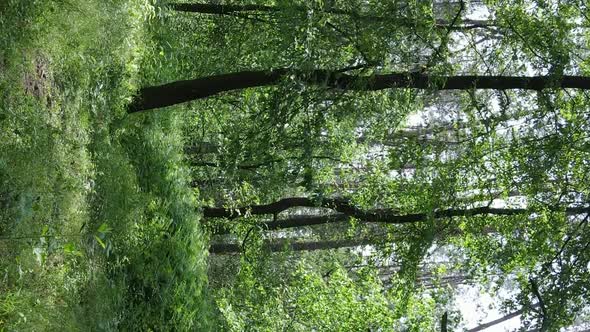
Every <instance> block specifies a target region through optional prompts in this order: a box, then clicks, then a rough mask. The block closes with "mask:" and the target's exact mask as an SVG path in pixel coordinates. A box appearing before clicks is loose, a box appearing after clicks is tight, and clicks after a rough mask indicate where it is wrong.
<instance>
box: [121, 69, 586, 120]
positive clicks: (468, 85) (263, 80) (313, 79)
mask: <svg viewBox="0 0 590 332" xmlns="http://www.w3.org/2000/svg"><path fill="white" fill-rule="evenodd" d="M287 75H294V76H295V77H297V79H299V80H300V81H301V82H304V83H306V84H309V85H317V86H325V87H326V88H328V89H336V90H349V91H378V90H384V89H397V88H411V89H434V90H469V89H494V90H508V89H523V90H543V89H547V88H571V89H583V90H588V89H590V77H585V76H562V77H559V78H558V77H553V76H534V77H523V76H474V75H466V76H435V75H428V74H424V73H420V72H405V73H392V74H383V75H373V76H357V75H348V74H344V73H341V72H338V71H328V70H312V71H309V72H304V71H298V70H289V69H286V68H282V69H275V70H266V71H265V70H260V71H242V72H236V73H230V74H222V75H215V76H209V77H202V78H197V79H194V80H186V81H176V82H172V83H167V84H164V85H159V86H152V87H146V88H142V89H140V90H139V93H138V95H137V96H136V98H135V99H134V100H133V102H132V103H131V105H129V109H128V112H129V113H134V112H140V111H145V110H150V109H154V108H160V107H166V106H172V105H176V104H180V103H184V102H187V101H191V100H197V99H203V98H207V97H210V96H213V95H216V94H219V93H222V92H229V91H234V90H242V89H246V88H253V87H262V86H270V85H275V84H277V83H278V82H279V81H280V80H281V79H283V78H284V77H286V76H287Z"/></svg>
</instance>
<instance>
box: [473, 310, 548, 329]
mask: <svg viewBox="0 0 590 332" xmlns="http://www.w3.org/2000/svg"><path fill="white" fill-rule="evenodd" d="M538 306H539V304H533V305H532V306H531V307H532V308H536V307H538ZM523 312H524V309H520V310H517V311H515V312H511V313H509V314H507V315H506V316H503V317H500V318H498V319H495V320H492V321H489V322H487V323H484V324H481V325H479V326H477V327H474V328H472V329H470V330H467V332H479V331H483V330H485V329H487V328H489V327H492V326H494V325H498V324H500V323H503V322H505V321H507V320H509V319H512V318H514V317H518V316H520V315H522V313H523Z"/></svg>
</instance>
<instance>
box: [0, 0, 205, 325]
mask: <svg viewBox="0 0 590 332" xmlns="http://www.w3.org/2000/svg"><path fill="white" fill-rule="evenodd" d="M153 15H154V9H153V7H151V6H150V3H149V1H148V0H93V1H90V0H60V1H58V0H54V1H49V0H38V1H35V0H17V1H14V0H8V1H3V2H2V3H1V4H0V29H1V31H2V32H3V33H2V35H1V36H0V331H4V330H6V331H51V330H67V331H91V330H92V331H93V330H99V331H105V330H107V331H108V330H150V329H151V330H179V331H183V330H206V329H208V328H209V327H210V326H212V324H213V322H214V315H213V310H212V309H211V308H212V306H211V305H210V303H209V300H208V296H207V280H206V256H205V254H204V253H205V250H204V246H205V244H204V243H205V241H204V239H203V236H202V235H201V233H200V230H199V228H198V221H199V220H198V215H197V214H196V213H195V206H196V202H197V197H196V194H195V193H194V192H193V191H192V190H191V189H190V188H189V186H188V185H187V183H188V182H189V180H188V171H187V169H186V168H185V167H184V166H183V160H182V154H181V151H182V137H181V134H180V133H181V128H182V126H181V124H182V119H181V118H180V116H178V115H177V114H175V112H154V113H152V114H141V115H133V116H127V115H126V114H125V105H126V104H127V103H128V102H129V100H130V98H131V96H132V95H133V93H134V91H135V90H136V89H137V86H139V84H140V82H141V80H142V79H144V77H147V76H149V75H152V76H153V73H154V72H156V71H158V70H159V68H154V67H153V66H152V67H151V68H142V71H140V69H139V68H140V66H141V64H142V63H144V62H143V61H144V60H143V59H144V58H145V57H148V56H150V55H151V54H152V52H154V51H153V50H154V49H156V48H155V47H154V45H153V42H152V41H151V40H152V39H151V38H150V36H149V35H148V32H146V31H148V29H147V27H148V26H149V24H150V18H151V17H153ZM143 70H145V72H143Z"/></svg>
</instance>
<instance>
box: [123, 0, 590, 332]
mask: <svg viewBox="0 0 590 332" xmlns="http://www.w3.org/2000/svg"><path fill="white" fill-rule="evenodd" d="M404 4H406V2H403V1H399V2H397V1H394V2H387V3H386V2H366V1H347V2H344V1H335V2H333V3H332V5H331V6H330V7H329V8H325V7H319V6H316V5H315V4H313V3H311V4H308V3H307V2H305V3H304V2H292V3H278V4H277V5H275V4H273V5H270V4H268V3H266V2H262V1H260V2H256V3H250V4H248V5H234V4H231V5H230V4H227V5H226V4H225V3H222V4H220V5H206V6H205V5H204V4H198V3H195V4H192V5H194V6H192V9H193V10H194V9H195V8H196V10H197V11H200V12H201V13H206V14H207V15H199V16H198V18H199V20H196V19H195V16H194V15H191V14H187V15H177V14H178V13H174V15H177V16H175V18H176V19H177V20H178V21H176V22H180V23H182V24H186V25H187V26H189V25H190V26H191V27H195V26H197V27H198V28H199V29H209V30H206V33H208V34H211V35H213V34H215V38H203V35H206V36H209V35H207V34H201V35H199V38H198V39H194V40H191V39H190V38H187V40H186V41H185V42H183V43H179V44H182V45H191V43H195V40H196V43H198V47H193V48H191V49H190V52H187V58H190V59H191V62H190V65H185V67H184V68H189V69H188V70H185V71H184V72H182V73H181V74H180V75H178V78H177V79H181V80H179V81H175V82H174V79H173V80H171V81H172V83H168V84H163V85H162V84H161V83H162V82H161V80H157V81H155V82H153V83H152V84H150V85H148V87H146V88H144V89H141V90H140V92H139V94H138V96H137V98H136V99H135V100H134V101H133V103H132V104H131V105H130V109H129V110H130V111H131V112H139V111H142V110H147V109H153V108H157V107H163V106H169V105H175V104H177V103H183V102H186V101H190V100H200V102H198V103H194V104H192V105H191V106H189V107H187V108H186V109H185V110H187V114H188V116H191V117H194V118H195V119H197V118H198V119H199V120H198V121H199V122H198V123H197V122H196V121H195V123H194V124H193V123H191V124H190V125H189V128H188V129H187V133H189V134H188V135H189V136H190V135H193V136H190V137H191V139H190V140H189V141H190V142H189V145H190V146H196V145H197V144H195V143H198V142H208V143H211V145H212V146H215V149H207V150H206V152H205V151H202V150H199V151H200V152H197V153H195V152H194V151H193V152H191V153H192V155H191V162H192V163H193V165H194V168H193V172H194V174H193V176H194V179H195V183H199V185H200V188H199V189H200V190H201V192H202V194H203V197H204V200H207V202H208V204H207V205H208V206H209V208H208V209H207V208H205V209H204V213H205V215H206V216H207V214H209V215H208V216H209V217H217V218H220V219H221V218H229V219H230V220H229V221H228V220H226V221H223V222H221V221H220V219H208V220H207V223H209V224H213V227H212V228H213V229H215V228H216V227H217V226H218V227H217V229H218V230H219V231H218V232H219V233H227V232H228V231H229V230H230V229H231V234H224V235H221V234H218V235H217V236H220V237H226V238H232V237H233V240H232V241H230V242H223V243H229V244H233V243H239V242H238V241H236V240H235V237H237V238H238V239H245V238H248V236H247V233H248V232H249V229H250V228H253V227H254V229H255V230H253V231H252V233H255V232H257V234H258V235H257V236H259V239H264V236H267V235H268V234H269V233H270V232H268V231H267V230H275V233H276V234H280V236H285V234H289V236H294V238H293V239H292V243H300V241H309V240H310V239H312V242H316V243H335V242H329V241H335V239H337V238H338V235H342V234H341V233H342V232H343V231H347V232H351V233H353V234H355V235H358V236H359V238H362V237H360V235H361V234H362V233H363V232H368V231H371V230H375V229H378V230H379V231H380V234H381V236H382V238H383V239H387V241H390V243H393V248H391V249H385V248H378V250H379V251H380V252H379V255H382V256H383V257H391V256H395V257H396V258H399V259H400V260H401V261H403V262H404V264H403V266H404V268H403V269H402V272H403V273H400V274H399V275H396V277H395V278H394V279H395V281H394V283H399V284H403V282H404V281H407V282H408V283H410V282H415V279H416V278H415V274H416V271H417V268H416V266H417V264H418V262H420V261H421V260H422V259H423V258H424V257H425V256H426V255H427V253H428V251H429V250H430V248H432V247H433V245H434V244H436V246H437V247H443V246H454V247H455V248H459V249H457V250H459V254H458V256H463V257H469V260H468V262H470V263H469V264H472V265H470V268H471V269H470V270H469V271H470V273H471V275H472V276H473V277H474V280H480V279H484V280H486V279H485V278H491V277H490V276H489V274H487V273H486V271H493V272H495V273H494V274H493V275H496V274H497V275H501V276H504V277H499V278H498V279H497V280H496V279H494V280H495V282H497V283H501V282H502V278H505V277H506V276H512V275H517V276H518V278H520V279H519V282H518V294H516V295H515V296H514V298H512V299H511V300H512V302H513V303H512V305H513V307H514V308H529V307H530V305H529V304H530V302H531V300H535V299H536V298H538V297H540V298H541V299H542V300H543V302H544V303H545V310H542V312H541V311H540V310H537V311H535V310H529V311H527V312H525V313H524V316H523V319H524V321H525V322H528V323H530V325H534V326H537V327H538V328H545V329H552V328H555V327H557V326H567V325H568V320H570V319H571V317H573V314H572V313H573V312H575V311H576V308H580V307H583V306H584V305H586V304H587V301H585V300H584V295H586V294H587V291H586V288H585V287H584V286H583V285H584V282H585V281H587V280H588V275H587V272H586V270H585V269H584V260H585V259H586V256H587V254H586V253H585V250H586V248H587V246H586V244H587V243H588V238H587V236H586V233H585V232H584V230H585V228H586V224H587V222H586V221H584V216H585V215H586V213H587V209H588V204H587V202H588V198H587V185H586V183H587V180H588V179H587V175H586V174H588V165H587V163H586V162H585V161H584V160H586V159H587V156H586V154H587V152H588V144H587V142H588V139H587V134H586V133H587V132H588V129H589V128H588V125H587V123H588V117H587V114H586V113H587V112H586V110H587V109H588V97H587V92H586V90H587V88H588V78H587V77H588V71H587V61H586V60H585V59H584V57H583V56H582V57H578V56H577V54H585V53H584V52H585V51H584V49H583V46H582V45H583V40H584V38H585V37H584V36H583V33H581V32H580V29H581V30H583V29H584V28H583V26H584V23H580V22H585V21H587V19H585V18H584V13H585V12H584V10H586V7H585V4H583V3H581V2H576V1H572V2H571V3H568V4H561V5H559V6H549V5H547V4H546V3H545V2H542V1H524V2H519V3H502V4H499V3H494V4H488V5H483V4H476V3H475V2H473V3H470V4H466V3H463V2H457V3H454V4H449V5H448V6H446V7H445V6H444V5H441V6H436V7H434V6H427V5H423V4H414V3H409V4H407V6H405V5H404ZM197 5H198V6H197ZM182 6H184V7H182ZM182 6H178V5H176V6H175V5H173V7H176V9H181V10H191V9H190V8H189V5H182ZM195 6H197V7H198V8H197V7H195ZM199 6H200V7H199ZM468 6H472V7H471V8H469V9H471V10H472V11H471V12H474V11H477V10H475V9H477V8H480V9H485V10H483V11H489V12H490V13H492V14H493V17H494V19H493V21H491V20H489V19H487V21H488V23H490V24H493V27H492V26H491V25H490V26H488V27H486V28H473V29H470V28H469V29H468V28H466V25H468V24H470V23H469V19H468V16H467V12H468V10H467V7H468ZM478 6H480V7H478ZM181 7H182V8H181ZM476 7H477V8H476ZM306 8H307V9H309V10H305V9H306ZM335 10H337V11H339V12H336V11H335ZM383 13H387V14H385V15H384V14H383ZM389 13H394V14H393V15H392V16H391V17H390V16H389V15H388V14H389ZM210 14H223V15H210ZM291 14H293V15H291ZM290 15H291V16H290ZM361 16H362V17H361ZM378 17H387V18H388V19H389V20H382V19H377V18H378ZM368 18H372V20H370V19H368ZM478 19H479V18H478ZM482 19H483V20H486V19H484V18H482ZM196 21H199V22H201V23H202V22H205V21H206V22H209V23H207V24H210V25H207V24H201V25H200V26H199V25H197V24H196V23H195V22H196ZM409 22H411V23H412V24H408V23H409ZM441 24H444V25H441ZM179 26H180V25H179ZM209 27H210V28H209ZM176 28H177V27H175V29H176ZM547 36H551V37H547ZM179 38H181V37H179ZM202 40H205V41H208V40H211V41H213V40H214V41H215V42H210V43H206V42H204V41H202ZM215 43H218V44H219V45H216V44H215ZM220 45H223V46H222V49H223V51H222V52H218V53H216V52H215V50H219V49H221V47H220ZM200 47H202V49H200ZM192 57H194V58H192ZM201 63H205V64H206V65H201ZM194 77H200V78H197V79H191V78H194ZM254 88H256V89H254ZM195 105H196V107H195ZM425 109H426V110H429V109H432V110H429V111H428V112H426V111H422V112H421V114H423V113H429V114H428V116H425V118H426V119H425V120H424V122H425V123H423V124H420V125H417V124H415V123H412V122H405V121H406V120H405V119H407V117H408V116H409V115H412V114H416V110H425ZM410 127H424V130H423V133H420V134H417V135H405V136H404V135H396V134H398V133H400V129H401V130H402V131H410V130H411V128H410ZM404 128H405V129H404ZM450 142H452V144H451V143H450ZM377 150H378V151H377ZM319 157H329V158H319ZM203 183H204V185H201V184H203ZM207 183H209V184H210V185H209V186H207V185H206V184H207ZM290 197H291V198H293V197H295V198H299V199H300V200H301V202H299V204H300V205H301V206H304V207H305V208H307V209H314V208H316V207H322V208H324V209H330V210H332V213H334V214H333V215H329V216H325V215H324V214H316V213H313V212H309V211H307V212H305V213H304V215H302V216H299V215H297V216H293V215H290V214H286V213H284V212H283V214H282V215H281V216H280V217H279V216H278V215H277V214H279V213H281V211H283V210H281V209H279V208H277V209H274V210H273V209H272V207H273V206H274V205H273V204H272V203H271V204H261V202H275V203H279V202H284V201H283V199H285V198H290ZM307 197H320V198H317V199H316V198H311V199H309V198H307ZM327 197H331V199H332V202H330V199H326V198H327ZM336 198H337V199H338V200H339V201H338V202H335V201H334V200H335V199H336ZM329 203H332V205H330V204H329ZM334 203H338V204H334ZM228 206H229V207H237V208H225V207H228ZM287 206H289V204H287ZM265 209H266V210H265ZM301 211H303V210H302V209H300V210H299V212H301ZM267 212H269V213H268V214H267ZM316 212H317V211H316ZM238 215H239V216H246V217H247V218H241V217H240V218H238V217H236V216H238ZM270 215H273V217H272V219H271V218H270ZM351 217H354V219H357V220H358V221H359V222H358V223H357V224H355V226H354V227H356V228H353V230H352V231H350V230H346V227H341V226H342V225H344V224H346V223H345V221H350V219H351ZM437 218H438V219H437ZM441 218H442V219H441ZM333 221H335V222H333ZM369 221H371V222H369ZM375 221H378V222H382V223H380V224H379V225H378V226H375V224H376V222H375ZM387 221H389V223H388V222H387ZM404 221H408V222H404ZM324 222H330V226H329V227H322V226H318V225H316V224H318V223H324ZM394 222H399V223H397V224H394ZM218 224H219V225H218ZM353 224H354V223H353ZM227 225H231V227H226V226H227ZM299 225H308V226H313V227H314V228H313V229H312V231H310V232H307V231H302V230H300V229H299V227H298V226H299ZM258 226H260V229H258V228H257V227H258ZM287 226H289V227H288V228H287ZM336 226H338V227H336ZM320 227H321V230H320ZM331 227H334V228H331ZM442 227H448V229H450V230H452V231H444V232H441V228H442ZM316 230H317V231H316ZM456 230H458V231H456ZM245 234H246V235H245ZM293 234H298V235H297V236H298V237H295V235H293ZM250 236H254V235H250ZM224 239H225V238H224ZM256 243H257V244H258V247H259V248H264V247H265V243H266V242H264V241H263V240H260V241H258V242H256ZM301 243H303V242H301ZM234 247H235V248H234V249H240V250H242V251H243V250H244V249H243V248H240V247H239V246H237V247H236V246H235V245H234ZM247 247H248V248H251V247H252V248H254V247H256V246H250V245H248V246H247ZM287 247H288V246H287ZM267 249H268V248H267ZM275 249H279V248H275ZM247 250H254V249H247ZM262 251H264V250H262ZM392 251H393V254H392ZM272 255H275V256H279V255H280V253H278V252H277V253H272V254H271V256H272ZM302 255H303V254H302ZM305 255H307V254H305ZM310 255H312V254H311V253H309V256H310ZM313 255H316V256H314V257H322V256H324V255H327V254H325V253H319V254H318V253H317V252H314V253H313ZM309 256H306V257H309ZM239 257H248V259H250V260H252V259H254V258H255V259H254V260H255V261H252V262H242V264H243V265H242V268H243V269H249V268H251V267H252V266H254V265H256V264H263V263H262V261H263V260H265V259H266V258H264V257H266V256H264V255H262V254H261V255H260V256H257V255H252V254H251V252H247V253H246V254H245V255H244V256H239ZM239 257H237V258H235V259H241V258H239ZM214 259H215V258H214ZM465 264H467V263H465ZM267 267H268V270H261V273H268V274H270V275H273V273H272V271H273V268H274V267H272V266H267ZM264 271H266V272H264ZM478 278H479V279H478ZM529 280H535V282H536V284H537V285H538V287H536V288H535V287H531V283H530V282H529ZM246 284H247V283H245V284H244V285H246ZM410 288H411V287H408V289H404V287H402V286H399V287H398V288H396V290H398V291H399V293H396V294H401V295H400V296H399V297H397V295H396V297H395V299H396V300H399V299H403V298H406V297H405V296H406V295H407V294H408V293H407V292H410V290H409V289H410ZM404 294H406V295H404ZM537 294H539V296H537ZM563 294H567V296H564V295H563ZM400 303H407V302H404V301H402V300H400ZM402 307H403V306H402ZM564 308H567V309H564ZM512 310H514V309H512ZM402 311H403V309H400V312H402ZM443 313H444V311H441V312H440V313H437V314H436V315H435V317H442V314H443ZM405 314H407V312H406V313H405ZM544 317H551V318H548V319H545V318H544ZM439 326H441V325H439Z"/></svg>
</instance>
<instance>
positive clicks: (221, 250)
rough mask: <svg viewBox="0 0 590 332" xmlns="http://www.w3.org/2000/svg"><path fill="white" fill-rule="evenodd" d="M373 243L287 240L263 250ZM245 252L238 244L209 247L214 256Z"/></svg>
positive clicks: (350, 245)
mask: <svg viewBox="0 0 590 332" xmlns="http://www.w3.org/2000/svg"><path fill="white" fill-rule="evenodd" d="M372 243H373V240H371V239H351V240H325V241H315V242H292V241H286V240H279V241H273V242H270V241H267V242H265V243H264V244H263V249H264V250H268V251H272V252H280V251H288V250H291V251H313V250H328V249H342V248H353V247H358V246H363V245H370V244H372ZM242 251H243V248H242V246H241V245H239V244H237V243H214V244H212V245H211V246H210V247H209V252H210V253H212V254H218V255H225V254H236V253H240V252H242Z"/></svg>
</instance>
